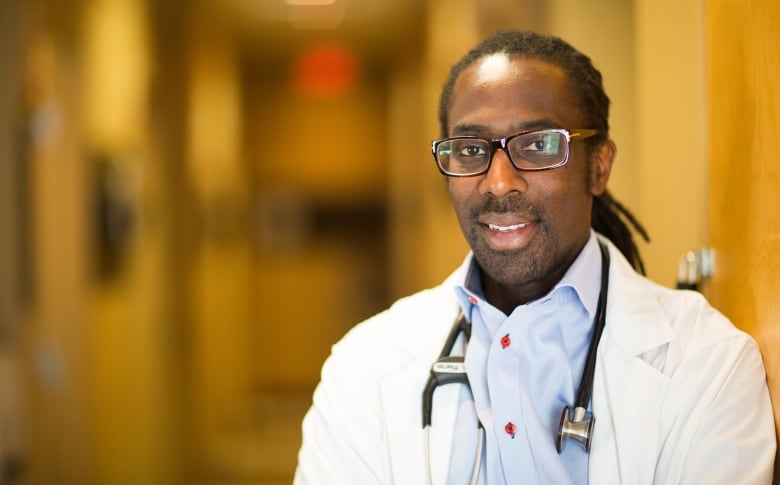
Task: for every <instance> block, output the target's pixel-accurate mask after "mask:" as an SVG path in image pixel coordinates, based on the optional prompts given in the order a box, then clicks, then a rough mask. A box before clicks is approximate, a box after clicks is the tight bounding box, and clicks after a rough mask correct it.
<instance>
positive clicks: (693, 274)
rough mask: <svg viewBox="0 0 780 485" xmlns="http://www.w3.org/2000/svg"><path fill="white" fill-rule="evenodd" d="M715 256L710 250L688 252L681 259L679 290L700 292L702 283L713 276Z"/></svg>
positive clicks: (678, 273)
mask: <svg viewBox="0 0 780 485" xmlns="http://www.w3.org/2000/svg"><path fill="white" fill-rule="evenodd" d="M713 262H714V254H713V251H712V249H710V248H701V249H695V250H691V251H687V252H686V253H685V254H683V255H682V257H680V265H679V267H678V272H677V288H679V289H682V290H696V291H700V289H701V285H702V283H704V281H706V280H707V279H708V278H709V277H710V276H712V269H713Z"/></svg>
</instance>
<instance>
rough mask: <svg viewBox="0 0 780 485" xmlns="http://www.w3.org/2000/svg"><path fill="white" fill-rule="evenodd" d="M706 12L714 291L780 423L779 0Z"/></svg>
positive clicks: (729, 4) (716, 4) (712, 4)
mask: <svg viewBox="0 0 780 485" xmlns="http://www.w3.org/2000/svg"><path fill="white" fill-rule="evenodd" d="M705 10H706V13H705V16H706V29H707V30H706V37H707V40H706V45H707V81H708V83H707V84H708V88H707V89H708V110H709V113H708V119H709V167H710V180H709V225H710V241H711V243H712V246H713V248H714V250H715V266H714V268H715V269H714V274H713V278H712V281H711V284H710V288H709V296H710V299H711V300H712V302H713V304H714V305H715V306H716V307H717V308H719V309H720V310H721V311H723V312H724V313H725V314H726V315H728V316H729V317H730V318H731V319H732V320H733V321H734V322H735V323H736V324H737V325H738V326H739V327H741V328H742V329H744V330H745V331H747V332H749V333H751V334H752V335H753V336H754V337H755V338H756V340H757V341H758V343H759V346H760V347H761V351H762V353H763V356H764V363H765V365H766V370H767V379H768V382H769V390H770V394H771V395H772V402H773V406H774V412H775V423H776V424H775V426H776V429H780V428H778V423H780V2H777V0H718V1H714V0H713V1H708V2H706V9H705ZM779 464H780V462H778V461H776V462H775V483H780V477H778V476H777V475H779V474H780V469H779V468H778V465H779Z"/></svg>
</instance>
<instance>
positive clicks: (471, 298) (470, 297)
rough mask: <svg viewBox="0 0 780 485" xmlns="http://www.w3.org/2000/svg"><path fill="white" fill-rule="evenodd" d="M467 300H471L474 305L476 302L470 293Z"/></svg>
mask: <svg viewBox="0 0 780 485" xmlns="http://www.w3.org/2000/svg"><path fill="white" fill-rule="evenodd" d="M469 301H470V302H471V304H472V305H476V304H477V299H476V298H474V297H473V296H471V295H469Z"/></svg>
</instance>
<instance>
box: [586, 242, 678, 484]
mask: <svg viewBox="0 0 780 485" xmlns="http://www.w3.org/2000/svg"><path fill="white" fill-rule="evenodd" d="M613 248H614V247H613ZM612 260H613V264H612V267H611V269H610V292H609V299H608V303H607V323H606V326H605V329H604V334H603V336H602V341H601V345H600V346H599V353H598V358H597V363H596V374H595V378H594V389H593V414H594V416H595V417H596V421H595V424H594V435H593V441H592V444H591V452H590V471H589V476H590V483H631V484H650V483H652V482H653V476H654V473H655V461H656V460H655V457H656V456H657V453H658V449H659V447H660V443H659V440H660V437H659V435H658V429H659V428H658V421H659V419H660V412H661V406H662V403H663V399H664V396H665V393H666V389H667V387H668V378H667V377H666V376H665V375H663V373H662V372H661V371H660V370H658V369H656V367H654V366H653V365H652V364H651V363H649V362H651V361H652V356H654V355H659V354H663V352H665V350H666V344H668V343H669V342H670V341H671V339H672V337H673V333H672V329H671V326H670V323H669V321H668V319H667V318H666V316H665V314H664V313H663V311H662V309H661V308H659V307H658V306H657V303H656V302H655V301H654V300H652V299H648V297H647V287H646V282H644V281H642V280H640V277H639V276H638V275H636V274H635V273H634V272H633V270H632V269H631V268H630V267H629V266H628V263H627V262H626V261H625V260H624V259H623V258H622V256H619V255H618V254H617V253H616V251H614V250H613V251H612Z"/></svg>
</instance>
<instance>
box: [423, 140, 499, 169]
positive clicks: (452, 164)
mask: <svg viewBox="0 0 780 485" xmlns="http://www.w3.org/2000/svg"><path fill="white" fill-rule="evenodd" d="M436 159H437V160H438V161H439V165H441V168H442V169H443V170H444V171H445V172H447V173H451V174H456V175H468V174H473V173H479V172H480V171H482V170H484V169H485V167H486V166H487V165H488V163H489V162H490V144H489V143H488V142H487V141H485V140H477V139H472V138H455V139H452V140H446V141H443V142H441V143H439V144H438V145H437V147H436Z"/></svg>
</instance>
